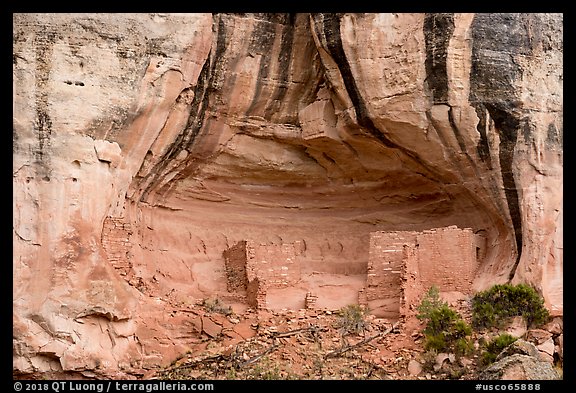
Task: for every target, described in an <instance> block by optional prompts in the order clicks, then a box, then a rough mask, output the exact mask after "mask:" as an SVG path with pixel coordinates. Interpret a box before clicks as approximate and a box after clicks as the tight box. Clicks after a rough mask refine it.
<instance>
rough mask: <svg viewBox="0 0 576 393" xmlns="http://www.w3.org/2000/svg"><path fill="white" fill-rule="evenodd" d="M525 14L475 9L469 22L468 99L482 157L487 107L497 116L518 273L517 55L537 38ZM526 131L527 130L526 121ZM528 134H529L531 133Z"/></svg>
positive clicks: (519, 116)
mask: <svg viewBox="0 0 576 393" xmlns="http://www.w3.org/2000/svg"><path fill="white" fill-rule="evenodd" d="M527 18H528V19H529V18H530V16H529V15H528V16H527V15H526V14H482V13H481V14H476V15H475V16H474V19H473V21H472V25H471V36H472V66H471V72H470V97H469V99H470V102H471V104H472V105H473V106H474V108H475V109H476V112H477V113H478V117H479V119H480V121H479V124H478V125H477V129H478V131H479V132H480V136H481V138H480V141H479V143H478V145H477V149H478V152H479V155H480V157H481V158H486V157H489V153H488V148H489V146H488V143H487V141H486V134H485V131H484V130H485V127H486V124H484V123H485V121H484V118H485V112H484V108H485V110H486V111H487V112H488V113H489V115H490V117H491V118H492V119H493V120H494V125H495V127H496V129H497V131H498V134H499V136H500V145H499V148H498V150H499V156H498V158H499V161H500V169H501V176H502V182H503V185H504V192H505V195H506V202H507V204H508V211H509V213H510V219H511V221H512V226H513V229H514V235H515V239H516V248H517V259H516V262H515V264H514V266H513V268H512V269H511V271H510V276H509V277H510V278H512V277H513V276H514V273H515V271H516V267H517V266H518V263H519V262H520V257H521V254H522V216H521V214H520V206H519V200H518V191H517V187H516V182H515V180H514V173H513V168H512V165H513V161H514V149H515V146H516V141H517V135H518V131H519V130H520V126H521V119H522V117H523V115H522V112H523V110H522V100H521V98H520V97H519V94H518V91H517V87H516V86H517V80H519V79H520V78H521V76H522V72H523V70H522V68H521V67H520V65H519V64H518V62H516V59H515V57H516V56H518V55H525V56H526V55H530V54H531V52H532V50H533V42H532V40H531V38H530V34H529V32H528V30H527V29H528V27H527V26H529V25H530V24H529V23H527ZM523 130H524V131H526V130H529V129H527V128H526V125H524V128H523ZM525 137H528V138H530V136H529V135H525Z"/></svg>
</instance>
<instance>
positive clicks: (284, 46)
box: [264, 14, 296, 120]
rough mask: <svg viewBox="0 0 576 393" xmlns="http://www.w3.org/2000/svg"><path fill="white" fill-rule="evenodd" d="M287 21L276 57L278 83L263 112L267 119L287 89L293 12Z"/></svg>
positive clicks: (291, 49) (276, 109)
mask: <svg viewBox="0 0 576 393" xmlns="http://www.w3.org/2000/svg"><path fill="white" fill-rule="evenodd" d="M288 17H289V23H288V24H285V25H284V28H283V29H282V38H281V41H280V57H279V58H278V77H279V78H278V79H279V85H278V87H276V89H274V94H273V95H272V99H271V100H270V105H268V107H267V108H266V110H265V112H264V118H265V119H267V120H269V119H270V118H271V117H272V115H273V114H274V113H276V112H277V111H278V109H279V108H280V105H281V103H282V99H283V98H284V96H285V95H286V92H287V91H288V86H287V85H288V77H289V76H290V75H289V74H290V62H291V60H292V51H293V42H294V25H295V21H296V15H295V14H289V15H288Z"/></svg>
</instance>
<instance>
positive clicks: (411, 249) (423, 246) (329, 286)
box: [223, 226, 485, 319]
mask: <svg viewBox="0 0 576 393" xmlns="http://www.w3.org/2000/svg"><path fill="white" fill-rule="evenodd" d="M484 240H485V239H484V238H483V237H482V236H481V235H475V234H474V233H473V232H472V230H471V229H469V228H465V229H460V228H458V227H456V226H450V227H446V228H434V229H430V230H426V231H423V232H415V231H396V232H382V231H379V232H372V233H370V244H369V259H368V261H366V263H365V264H363V269H362V270H359V271H356V272H347V271H345V270H342V269H338V266H336V267H334V266H331V265H330V264H329V263H327V264H325V265H324V266H323V267H322V268H318V266H316V268H314V269H310V268H309V267H307V263H306V262H307V261H306V260H305V256H304V254H305V248H304V246H303V244H305V243H304V242H302V241H297V242H294V243H290V244H262V243H257V242H254V241H251V240H243V241H240V242H238V243H237V244H235V245H233V246H232V247H230V248H228V249H227V250H225V251H224V253H223V256H224V259H225V264H226V277H227V289H228V291H230V292H232V293H235V294H238V295H240V298H244V299H245V301H246V302H247V303H248V304H249V305H250V306H251V307H254V308H258V309H268V308H271V309H274V308H282V307H284V308H294V309H299V308H300V309H301V308H310V307H319V308H335V307H339V306H345V305H347V304H354V303H358V304H361V305H365V306H367V308H368V310H369V311H370V312H371V313H373V314H375V315H376V316H380V317H386V318H391V319H397V318H398V317H399V316H400V315H402V314H404V313H405V310H404V308H405V307H406V306H409V305H410V304H411V303H412V302H413V301H416V300H419V299H420V298H421V295H422V293H423V291H426V290H427V289H428V288H430V286H432V285H435V286H437V287H438V288H439V289H440V290H441V291H445V292H450V291H457V292H461V293H470V291H471V289H472V281H473V278H474V273H475V270H476V267H477V266H478V263H479V261H478V259H479V258H480V257H481V255H482V254H483V253H484V251H485V250H484V247H485V245H484ZM354 293H355V294H356V296H354Z"/></svg>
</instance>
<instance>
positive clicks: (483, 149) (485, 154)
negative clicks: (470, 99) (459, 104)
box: [472, 104, 492, 170]
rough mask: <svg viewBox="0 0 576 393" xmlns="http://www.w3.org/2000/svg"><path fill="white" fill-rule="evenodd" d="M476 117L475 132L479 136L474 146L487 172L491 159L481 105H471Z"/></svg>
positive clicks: (490, 167)
mask: <svg viewBox="0 0 576 393" xmlns="http://www.w3.org/2000/svg"><path fill="white" fill-rule="evenodd" d="M472 106H473V107H474V110H475V111H476V116H478V124H477V125H476V130H478V133H479V134H480V139H479V140H478V144H477V145H476V151H477V152H478V156H479V157H480V160H482V162H484V163H486V165H487V167H488V169H489V170H491V169H492V157H491V156H490V146H489V145H488V137H487V135H486V127H487V124H486V108H485V107H484V105H483V104H473V105H472Z"/></svg>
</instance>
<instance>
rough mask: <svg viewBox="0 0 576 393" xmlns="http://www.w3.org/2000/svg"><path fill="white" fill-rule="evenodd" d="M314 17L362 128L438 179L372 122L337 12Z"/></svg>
mask: <svg viewBox="0 0 576 393" xmlns="http://www.w3.org/2000/svg"><path fill="white" fill-rule="evenodd" d="M314 17H315V18H318V17H320V19H321V21H322V25H323V33H324V38H325V40H326V47H327V50H328V52H329V53H330V54H331V55H332V57H333V58H334V60H335V61H336V63H337V64H338V67H339V70H340V73H341V75H342V79H343V81H344V87H345V88H346V91H347V93H348V96H349V97H350V100H351V101H352V105H353V106H354V110H355V112H356V118H357V120H358V124H359V125H360V126H361V127H362V128H363V129H364V130H366V131H368V132H369V133H370V135H371V136H373V137H374V138H376V139H377V140H378V141H380V142H381V143H382V144H383V145H384V146H386V147H388V148H391V149H398V150H400V151H401V152H402V153H404V154H405V155H407V156H408V157H410V158H411V159H412V160H413V161H414V162H415V163H416V164H418V165H420V166H421V167H422V169H423V171H422V172H417V173H419V174H421V175H422V176H425V177H427V178H428V179H430V180H432V181H439V180H440V179H441V176H440V175H439V174H438V173H437V171H435V170H434V169H432V168H430V167H429V166H428V165H427V164H426V163H425V162H423V161H422V160H421V159H420V157H418V155H417V154H416V153H415V152H413V151H411V150H409V149H406V148H404V147H402V146H400V145H398V144H397V143H395V142H393V141H392V140H390V139H389V138H388V137H387V136H386V135H384V134H383V133H382V132H381V131H380V130H379V129H378V128H377V127H376V126H375V125H374V123H373V122H372V119H371V118H370V116H369V115H368V111H367V110H366V105H365V103H364V101H363V99H362V97H361V95H360V92H359V90H358V87H357V86H356V81H355V79H354V75H353V74H352V70H351V68H350V64H349V63H348V59H347V58H346V54H345V52H344V48H343V46H342V39H341V36H340V16H339V15H338V14H320V15H314Z"/></svg>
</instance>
